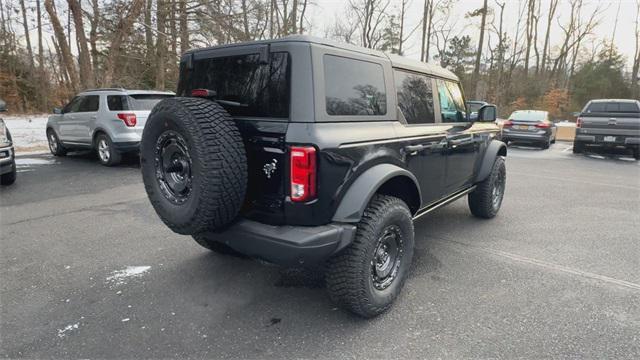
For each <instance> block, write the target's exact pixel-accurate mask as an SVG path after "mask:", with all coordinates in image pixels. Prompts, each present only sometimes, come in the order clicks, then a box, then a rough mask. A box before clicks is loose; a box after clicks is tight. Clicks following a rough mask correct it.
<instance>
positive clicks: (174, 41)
mask: <svg viewBox="0 0 640 360" xmlns="http://www.w3.org/2000/svg"><path fill="white" fill-rule="evenodd" d="M170 4H171V11H170V13H171V16H170V17H169V30H171V54H172V55H171V58H174V59H175V56H176V54H177V53H178V31H177V28H176V11H177V9H176V0H170Z"/></svg>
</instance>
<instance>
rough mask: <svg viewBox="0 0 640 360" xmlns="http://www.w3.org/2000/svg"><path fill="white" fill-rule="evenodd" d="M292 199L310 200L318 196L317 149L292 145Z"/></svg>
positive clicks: (297, 200) (299, 200) (298, 200)
mask: <svg viewBox="0 0 640 360" xmlns="http://www.w3.org/2000/svg"><path fill="white" fill-rule="evenodd" d="M290 156H291V200H292V201H296V202H302V201H309V200H311V199H314V198H315V197H316V149H315V148H314V147H312V146H292V147H291V153H290Z"/></svg>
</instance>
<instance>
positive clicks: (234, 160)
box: [140, 97, 247, 235]
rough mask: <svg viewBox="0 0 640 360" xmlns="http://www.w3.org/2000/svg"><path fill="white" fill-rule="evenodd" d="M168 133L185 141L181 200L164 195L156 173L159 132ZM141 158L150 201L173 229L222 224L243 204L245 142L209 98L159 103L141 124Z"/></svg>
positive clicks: (196, 229) (189, 232)
mask: <svg viewBox="0 0 640 360" xmlns="http://www.w3.org/2000/svg"><path fill="white" fill-rule="evenodd" d="M169 133H171V134H174V135H172V136H179V137H180V138H181V139H182V140H184V142H185V144H186V148H187V149H188V156H189V159H190V170H189V171H190V190H189V193H188V194H187V195H185V197H184V199H183V200H184V201H183V202H181V203H176V202H172V200H171V199H170V197H168V196H167V195H166V194H167V193H166V187H163V188H161V180H159V177H158V176H157V173H156V170H157V169H159V168H160V167H161V164H160V163H159V162H158V158H157V157H156V152H157V147H158V146H160V145H159V144H160V141H161V139H162V136H164V135H163V134H169ZM140 162H141V171H142V179H143V181H144V185H145V189H146V191H147V195H148V197H149V200H150V201H151V204H152V205H153V207H154V209H155V210H156V212H157V213H158V215H159V216H160V218H161V219H162V221H163V222H164V223H165V224H166V225H167V226H168V227H169V228H171V230H173V231H174V232H176V233H179V234H184V235H193V234H198V233H202V232H207V231H213V230H215V229H218V228H221V227H223V226H225V225H227V224H229V223H230V222H231V221H233V219H234V218H235V217H236V216H237V215H238V213H239V211H240V208H241V207H242V204H243V202H244V198H245V193H246V188H247V157H246V153H245V149H244V144H243V142H242V137H241V135H240V131H239V130H238V127H237V126H236V124H235V122H234V121H233V120H232V119H231V116H229V114H228V113H227V112H226V111H225V110H224V108H222V107H221V106H220V105H219V104H217V103H215V102H213V101H209V100H206V99H199V98H182V97H176V98H170V99H165V100H162V101H161V102H159V103H158V104H157V105H156V106H155V107H154V108H153V110H152V111H151V114H150V115H149V118H148V120H147V123H146V124H145V128H144V132H143V134H142V141H141V144H140ZM158 164H160V165H158ZM163 191H164V192H163Z"/></svg>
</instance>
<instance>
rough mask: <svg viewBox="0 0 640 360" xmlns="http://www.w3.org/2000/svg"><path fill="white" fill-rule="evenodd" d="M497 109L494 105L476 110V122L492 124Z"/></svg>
mask: <svg viewBox="0 0 640 360" xmlns="http://www.w3.org/2000/svg"><path fill="white" fill-rule="evenodd" d="M497 113H498V109H497V108H496V106H495V105H483V106H482V107H481V108H480V110H478V119H477V121H478V122H494V121H496V117H497Z"/></svg>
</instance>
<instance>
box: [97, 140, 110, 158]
mask: <svg viewBox="0 0 640 360" xmlns="http://www.w3.org/2000/svg"><path fill="white" fill-rule="evenodd" d="M98 156H100V161H102V162H103V163H107V162H109V159H110V158H111V152H110V149H109V144H108V143H107V139H105V138H102V139H100V140H99V141H98Z"/></svg>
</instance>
